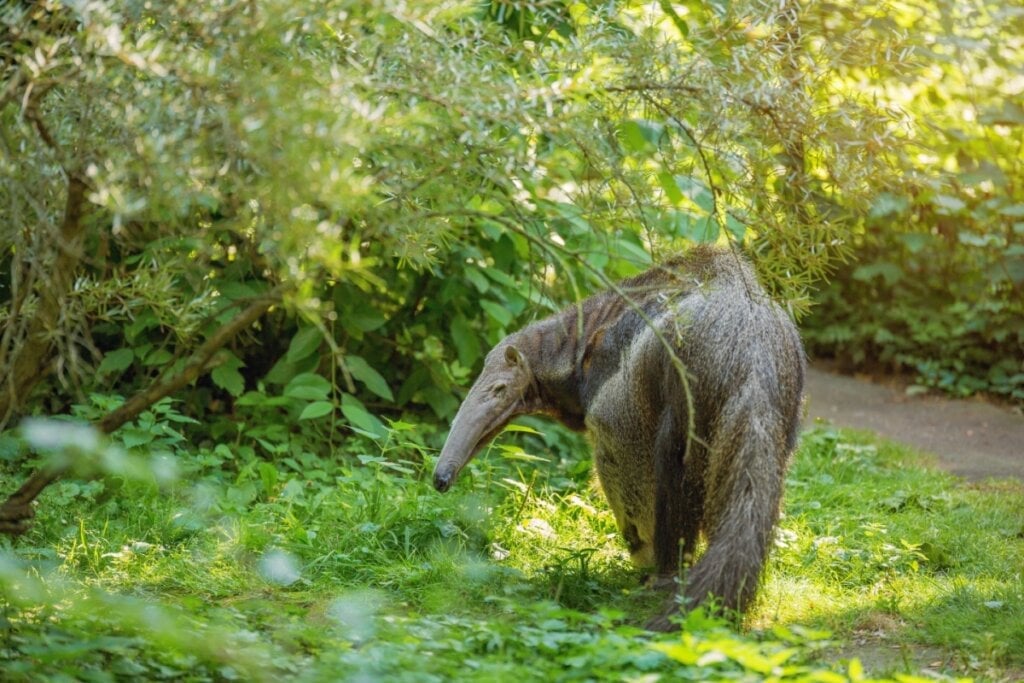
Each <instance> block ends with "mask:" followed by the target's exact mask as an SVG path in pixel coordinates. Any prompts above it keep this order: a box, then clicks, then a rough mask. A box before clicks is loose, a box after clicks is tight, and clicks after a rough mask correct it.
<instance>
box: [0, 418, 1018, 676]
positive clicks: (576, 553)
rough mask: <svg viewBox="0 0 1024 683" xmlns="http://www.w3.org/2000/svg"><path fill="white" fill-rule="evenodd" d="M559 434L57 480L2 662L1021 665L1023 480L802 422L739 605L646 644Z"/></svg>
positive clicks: (298, 669)
mask: <svg viewBox="0 0 1024 683" xmlns="http://www.w3.org/2000/svg"><path fill="white" fill-rule="evenodd" d="M550 438H551V439H554V440H560V439H563V438H569V437H564V436H562V435H560V434H555V435H554V436H552V437H550ZM574 445H577V446H578V444H574ZM536 446H537V445H536V444H533V445H532V446H531V448H533V447H536ZM559 448H560V446H559V447H552V448H551V452H552V454H553V456H552V457H551V458H550V462H549V463H547V464H544V465H542V466H539V465H536V464H535V463H531V465H532V466H531V467H529V468H527V467H524V466H523V462H524V461H523V460H522V459H521V458H511V459H509V458H505V457H503V455H502V454H503V453H504V451H502V450H496V451H493V452H491V453H486V454H483V455H482V456H481V457H479V458H478V459H476V460H475V461H474V462H473V463H471V464H470V466H469V467H468V468H467V470H466V472H465V474H466V475H467V476H465V477H464V478H463V479H462V480H461V481H460V482H459V484H458V485H457V486H456V487H455V488H454V489H453V490H452V491H451V492H449V493H447V494H445V495H440V494H438V493H437V492H436V491H434V490H433V488H432V486H431V485H430V482H429V477H428V476H427V475H428V473H429V465H430V463H429V461H426V462H423V463H421V464H420V465H417V466H410V465H407V464H402V463H399V465H400V467H390V466H388V461H386V460H382V459H380V458H379V457H376V456H375V457H373V458H369V457H365V458H362V459H359V458H351V457H348V456H344V457H339V458H338V459H336V460H334V461H326V460H313V459H308V462H309V463H311V464H313V465H316V467H318V468H319V470H317V472H318V473H315V474H313V476H311V477H307V476H304V474H303V473H302V472H299V471H296V470H295V469H294V468H289V467H288V466H282V465H281V464H280V463H277V464H274V467H276V468H278V472H277V474H276V475H273V476H268V475H267V474H266V473H264V474H262V475H260V474H258V473H259V471H260V467H259V466H258V463H257V466H254V467H252V468H249V470H248V471H251V472H252V473H254V474H253V476H252V477H250V476H249V475H245V474H244V471H243V472H242V473H236V474H232V475H231V476H225V474H226V472H225V470H224V469H223V467H224V466H223V465H222V464H220V463H212V464H211V466H210V467H207V468H199V469H197V470H196V471H195V472H194V474H195V475H196V476H195V483H189V482H183V481H179V482H178V483H176V484H175V485H174V486H173V488H170V489H168V490H164V491H162V492H161V493H160V495H154V493H153V489H151V488H147V487H145V486H141V485H134V484H118V485H116V486H112V487H111V488H110V489H109V490H107V486H108V485H109V482H102V481H98V482H95V483H94V484H85V485H79V484H77V483H75V482H73V481H72V482H68V484H65V485H62V486H66V487H67V488H62V486H59V487H57V488H56V489H55V490H54V492H53V493H52V494H48V495H50V496H51V497H50V499H49V500H44V501H43V503H42V504H43V506H49V507H44V509H43V510H42V511H41V515H40V517H41V524H40V525H39V526H38V527H37V528H36V529H34V530H33V531H32V532H30V534H29V535H28V536H27V537H26V538H25V539H23V541H27V542H22V543H19V544H17V545H14V546H11V547H10V548H11V549H10V550H8V551H7V552H8V555H7V557H8V558H9V559H11V561H13V562H14V564H10V563H9V564H7V565H5V566H6V567H7V568H8V569H7V571H8V575H9V576H8V578H10V579H11V581H12V582H9V583H8V584H7V585H8V589H7V590H8V594H7V595H8V603H7V607H6V608H5V610H4V615H5V618H6V622H5V624H6V625H5V626H4V628H5V629H6V630H5V633H6V636H7V642H8V644H9V646H8V648H7V649H6V650H3V654H0V669H2V670H3V671H4V673H5V674H8V676H7V677H8V678H11V679H12V680H18V679H19V677H20V678H22V679H28V678H33V679H38V678H43V679H45V678H48V677H60V676H63V675H66V674H69V675H73V676H74V677H79V678H81V677H90V676H93V674H96V672H101V671H105V670H107V669H108V668H110V667H111V666H112V664H113V663H117V662H121V661H122V660H126V658H130V659H131V661H132V662H133V664H131V665H130V666H129V665H128V664H123V665H122V664H118V666H126V667H128V668H127V669H124V670H125V671H128V670H129V669H130V670H131V672H132V675H135V676H143V677H147V678H152V679H160V678H170V679H174V678H175V677H180V676H181V675H182V673H181V672H183V671H188V672H189V674H188V675H189V677H190V678H192V679H195V680H204V679H210V680H213V679H225V678H231V677H232V676H236V677H243V678H246V679H252V680H258V679H261V678H263V679H268V680H276V679H278V678H280V677H297V678H300V679H303V678H305V679H309V680H325V679H327V680H349V679H359V678H364V679H365V678H377V679H383V680H413V681H421V680H422V681H432V680H447V679H450V678H453V677H458V678H459V680H481V681H482V680H495V679H496V678H500V679H508V678H522V679H523V680H538V679H544V680H549V679H550V680H555V679H560V680H574V679H580V680H582V679H588V680H623V679H626V678H635V679H638V680H647V679H648V678H649V679H650V680H655V679H658V678H659V677H661V678H663V679H673V680H676V679H678V680H725V679H734V678H740V679H743V678H744V677H746V678H748V679H750V680H760V679H761V678H765V677H775V678H777V679H778V680H794V681H797V680H836V681H846V680H852V679H854V678H856V676H858V675H860V674H859V673H858V672H859V671H860V668H858V667H860V664H858V663H847V660H849V659H856V658H862V659H863V660H864V665H865V666H866V668H867V671H868V672H869V673H870V674H871V675H875V676H883V677H884V676H887V675H896V674H905V673H908V672H910V673H919V672H920V671H924V670H926V669H927V670H928V671H931V672H934V673H936V674H937V675H939V674H942V673H943V672H945V673H944V674H943V675H954V674H968V675H978V676H980V677H981V678H983V679H986V678H988V679H993V680H1000V679H1005V680H1009V679H1011V678H1012V672H1013V671H1015V670H1019V667H1020V666H1021V664H1022V663H1024V654H1022V653H1024V643H1022V642H1021V639H1022V637H1024V636H1022V635H1021V631H1020V629H1019V624H1020V623H1022V621H1021V619H1022V605H1024V598H1022V596H1021V593H1022V591H1021V575H1020V572H1021V567H1022V566H1024V539H1021V537H1020V532H1021V530H1024V513H1022V511H1021V509H1020V504H1019V501H1020V497H1019V495H1018V492H1019V490H1018V489H1016V488H1008V489H1007V488H1005V487H1003V486H995V485H990V486H985V487H981V488H979V487H976V486H973V487H972V486H965V485H963V484H962V483H960V482H958V481H957V480H955V479H954V478H952V477H949V476H948V475H944V474H942V473H938V472H934V471H928V470H923V469H921V468H920V467H919V466H918V465H917V464H915V463H916V462H917V456H916V455H915V454H913V453H911V452H908V451H905V450H903V449H900V448H897V447H894V446H892V445H889V444H885V443H880V442H877V441H875V440H873V439H871V438H869V437H864V436H860V435H852V434H849V433H846V432H836V431H833V430H815V431H811V432H808V433H807V434H806V435H805V437H804V440H803V444H802V446H801V450H800V453H799V455H798V456H797V457H796V459H795V462H794V465H793V468H792V470H791V473H790V476H789V481H788V493H787V500H786V504H785V515H784V517H783V520H782V522H781V525H780V528H779V532H778V534H777V536H776V543H775V547H774V549H773V553H772V556H771V558H770V560H769V565H768V570H767V572H766V577H765V581H764V585H763V588H762V592H761V595H760V598H759V599H758V601H757V603H756V605H755V608H754V610H753V611H752V613H751V614H750V615H748V616H747V618H746V619H745V620H744V622H743V624H742V625H741V626H740V627H739V628H737V627H736V626H735V625H729V624H728V623H726V622H724V621H721V620H716V619H709V618H707V617H706V616H704V615H702V614H699V613H698V614H694V615H691V616H689V617H687V618H686V621H685V623H684V626H683V628H684V633H685V635H681V634H667V635H655V634H650V633H647V632H645V631H643V630H642V629H640V628H639V625H641V624H642V623H644V621H645V620H646V619H647V618H648V617H649V616H650V615H651V614H653V613H654V611H655V610H656V609H657V608H658V607H659V605H660V604H661V602H662V600H663V599H664V594H661V593H658V592H655V591H651V590H648V589H646V588H644V587H643V585H642V584H643V578H644V576H643V573H642V572H641V571H639V570H637V569H635V568H634V567H632V566H631V564H630V562H629V558H628V553H627V552H626V549H625V546H624V544H623V542H622V540H621V539H620V537H619V534H618V531H617V529H616V527H615V523H614V520H613V518H612V515H611V513H610V511H609V510H608V507H607V505H606V504H605V502H604V500H603V498H602V496H601V494H600V492H599V491H598V490H597V489H596V488H595V487H594V485H593V482H592V479H591V474H590V472H589V468H588V467H587V466H586V463H585V461H580V460H578V459H573V458H570V457H566V456H562V455H559V454H560V453H561V451H560V450H559ZM573 452H574V453H575V452H578V451H576V450H574V451H573ZM182 457H188V454H182ZM264 469H265V468H264ZM72 494H73V495H72ZM12 551H13V552H14V553H15V554H16V555H11V554H10V553H11V552H12ZM12 577H13V578H12ZM18 577H21V578H18ZM19 586H20V588H19ZM11 591H13V592H11ZM167 628H173V629H176V633H175V635H174V636H173V637H165V636H164V629H167ZM827 633H831V635H827ZM103 634H115V637H114V639H113V640H110V639H105V638H106V636H105V635H103ZM684 638H685V639H688V640H685V639H684ZM40 643H49V644H50V645H52V648H51V650H52V651H48V650H45V649H43V650H40V649H39V644H40ZM655 645H657V647H655ZM47 647H49V646H47ZM71 652H75V653H76V654H75V655H74V656H72V655H70V654H69V653H71ZM915 652H920V653H924V654H922V655H920V656H918V655H915V654H913V653H915ZM240 657H244V658H245V660H244V661H241V660H240V659H239V658H240ZM925 660H927V661H925ZM935 662H939V663H940V665H935V664H934V663H935ZM1014 667H1017V668H1016V669H1015V668H1014ZM929 675H931V674H929ZM644 677H648V678H644ZM940 678H941V675H940Z"/></svg>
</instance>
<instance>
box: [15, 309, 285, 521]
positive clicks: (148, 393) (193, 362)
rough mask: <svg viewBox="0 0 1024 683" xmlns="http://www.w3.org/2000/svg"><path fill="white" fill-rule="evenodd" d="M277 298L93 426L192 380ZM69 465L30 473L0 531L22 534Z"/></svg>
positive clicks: (116, 421) (242, 316) (122, 418)
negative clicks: (44, 495) (35, 503)
mask: <svg viewBox="0 0 1024 683" xmlns="http://www.w3.org/2000/svg"><path fill="white" fill-rule="evenodd" d="M278 301H280V291H278V290H274V291H272V292H270V293H268V294H266V295H264V296H262V297H260V298H259V299H256V300H254V301H252V302H251V303H250V304H249V306H248V307H246V308H245V309H244V310H243V311H241V312H240V313H239V314H238V315H236V316H235V317H234V318H232V319H231V320H229V321H228V322H226V323H225V324H224V325H222V326H221V327H219V328H218V329H217V330H216V331H215V332H214V333H213V334H212V335H210V337H209V338H208V339H207V340H206V341H205V342H203V343H202V345H200V346H199V348H198V349H196V350H195V352H194V353H193V354H192V356H191V357H190V358H189V360H188V362H186V363H185V365H184V367H182V368H181V370H179V371H178V372H177V373H175V374H174V375H172V376H171V377H168V378H166V379H164V380H162V381H158V382H157V383H155V384H153V385H152V386H149V387H147V388H145V389H143V390H142V391H140V392H138V393H137V394H135V395H134V396H132V397H131V398H129V399H128V400H127V401H125V402H124V403H123V404H122V405H121V406H120V407H118V408H116V409H115V410H113V411H111V412H110V413H107V415H106V416H104V417H103V419H101V420H100V421H99V422H98V423H97V424H96V428H97V429H98V430H99V431H101V432H103V433H104V434H110V433H111V432H113V431H115V430H116V429H117V428H118V427H120V426H121V425H123V424H125V423H126V422H130V421H131V420H133V419H135V418H136V417H138V415H139V414H140V413H141V412H142V411H144V410H146V409H147V408H148V407H149V406H151V405H153V404H154V403H156V402H157V401H159V400H160V399H162V398H165V397H167V396H170V395H171V394H173V393H175V392H176V391H178V390H180V389H182V388H183V387H185V386H186V385H188V384H190V383H191V382H194V381H195V380H196V379H198V378H199V377H200V375H202V374H204V373H205V372H206V371H208V370H210V369H211V368H212V367H213V365H214V363H213V362H212V361H213V360H214V356H215V355H216V354H217V352H218V351H219V350H220V349H221V348H223V347H224V346H225V345H226V344H227V343H228V342H229V341H231V340H232V339H233V338H234V337H235V336H236V335H238V334H239V333H240V332H241V331H242V330H244V329H246V328H248V327H249V326H250V325H252V324H253V323H254V322H256V321H257V320H258V319H259V318H260V317H262V316H263V314H264V313H266V312H267V311H268V310H269V309H270V307H271V306H273V305H274V304H275V303H277V302H278ZM69 467H70V463H67V462H61V463H54V464H49V465H44V466H43V467H41V468H39V469H38V470H36V471H35V472H33V473H32V476H30V477H29V478H28V480H27V481H26V482H25V483H24V484H22V485H21V488H19V489H18V490H17V491H15V492H14V493H13V494H11V496H10V497H9V498H8V499H7V500H6V501H4V503H3V505H0V533H7V534H20V533H23V532H24V531H25V530H26V529H27V528H28V525H29V521H30V520H31V519H32V516H33V514H34V513H33V510H32V507H31V503H32V501H34V500H35V499H36V497H37V496H38V495H39V494H40V493H41V492H42V491H43V489H45V488H46V487H47V486H49V485H50V484H52V483H53V482H55V481H56V480H57V479H59V478H60V477H61V476H62V475H63V474H64V473H65V472H66V471H67V470H68V468H69Z"/></svg>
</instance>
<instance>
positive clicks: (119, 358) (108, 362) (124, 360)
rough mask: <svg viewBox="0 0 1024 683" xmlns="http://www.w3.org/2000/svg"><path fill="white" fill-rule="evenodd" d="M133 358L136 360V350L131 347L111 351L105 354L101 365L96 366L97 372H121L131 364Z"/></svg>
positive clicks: (102, 373) (103, 373)
mask: <svg viewBox="0 0 1024 683" xmlns="http://www.w3.org/2000/svg"><path fill="white" fill-rule="evenodd" d="M133 360H135V352H134V351H132V350H131V349H117V350H116V351H110V352H109V353H107V354H106V355H104V356H103V360H102V361H101V362H100V366H99V367H98V368H96V372H97V373H99V374H101V375H105V374H108V373H111V372H120V371H122V370H125V369H127V368H128V367H129V366H131V364H132V361H133Z"/></svg>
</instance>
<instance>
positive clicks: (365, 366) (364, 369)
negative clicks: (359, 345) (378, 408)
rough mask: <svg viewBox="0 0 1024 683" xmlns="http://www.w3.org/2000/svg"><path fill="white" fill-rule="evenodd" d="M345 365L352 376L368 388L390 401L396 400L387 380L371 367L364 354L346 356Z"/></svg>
mask: <svg viewBox="0 0 1024 683" xmlns="http://www.w3.org/2000/svg"><path fill="white" fill-rule="evenodd" d="M345 365H346V367H348V371H349V372H351V373H352V376H353V377H355V378H356V379H357V380H359V381H360V382H362V383H363V384H364V385H366V388H367V389H369V390H370V391H372V392H373V393H375V394H377V395H378V396H380V397H381V398H383V399H386V400H388V401H394V400H395V396H394V394H392V393H391V387H389V386H388V383H387V380H385V379H384V377H383V376H382V375H381V374H380V373H379V372H377V371H376V370H374V369H373V368H372V367H370V364H369V363H367V362H366V360H365V359H364V358H363V357H362V356H345Z"/></svg>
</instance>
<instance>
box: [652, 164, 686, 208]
mask: <svg viewBox="0 0 1024 683" xmlns="http://www.w3.org/2000/svg"><path fill="white" fill-rule="evenodd" d="M658 184H659V185H661V189H662V190H664V191H665V196H666V197H668V200H669V201H670V202H672V203H673V204H678V203H679V202H681V201H683V193H682V191H680V189H679V184H678V183H677V182H676V177H675V176H674V175H672V174H671V173H669V172H668V171H662V172H661V173H659V174H658Z"/></svg>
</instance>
